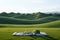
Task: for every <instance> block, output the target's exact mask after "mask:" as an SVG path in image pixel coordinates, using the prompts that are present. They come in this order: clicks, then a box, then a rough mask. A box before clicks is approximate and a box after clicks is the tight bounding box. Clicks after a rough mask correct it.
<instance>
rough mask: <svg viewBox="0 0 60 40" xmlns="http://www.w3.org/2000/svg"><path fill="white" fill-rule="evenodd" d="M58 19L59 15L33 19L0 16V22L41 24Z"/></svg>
mask: <svg viewBox="0 0 60 40" xmlns="http://www.w3.org/2000/svg"><path fill="white" fill-rule="evenodd" d="M56 20H60V18H59V17H54V16H49V17H44V18H39V19H35V20H27V19H18V18H13V17H4V16H0V24H41V23H47V22H52V21H56Z"/></svg>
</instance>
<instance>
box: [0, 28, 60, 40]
mask: <svg viewBox="0 0 60 40" xmlns="http://www.w3.org/2000/svg"><path fill="white" fill-rule="evenodd" d="M37 29H38V30H40V31H43V32H46V33H47V34H48V35H49V36H51V37H52V38H46V37H37V36H12V33H13V32H24V31H31V32H32V31H33V30H37ZM49 39H50V40H53V39H54V40H55V39H58V40H60V28H0V40H49Z"/></svg>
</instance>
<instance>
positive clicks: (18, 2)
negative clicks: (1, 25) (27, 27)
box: [0, 0, 60, 13]
mask: <svg viewBox="0 0 60 40" xmlns="http://www.w3.org/2000/svg"><path fill="white" fill-rule="evenodd" d="M52 11H59V12H60V0H0V12H20V13H32V12H52Z"/></svg>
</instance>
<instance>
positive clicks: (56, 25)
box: [0, 20, 60, 28]
mask: <svg viewBox="0 0 60 40" xmlns="http://www.w3.org/2000/svg"><path fill="white" fill-rule="evenodd" d="M0 28H60V20H57V21H53V22H48V23H43V24H25V25H24V24H0Z"/></svg>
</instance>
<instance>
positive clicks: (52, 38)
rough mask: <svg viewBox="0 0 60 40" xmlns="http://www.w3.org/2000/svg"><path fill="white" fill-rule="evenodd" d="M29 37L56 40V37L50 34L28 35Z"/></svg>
mask: <svg viewBox="0 0 60 40" xmlns="http://www.w3.org/2000/svg"><path fill="white" fill-rule="evenodd" d="M30 37H32V38H34V39H37V38H44V39H45V40H58V39H56V38H54V37H51V36H49V35H47V36H30Z"/></svg>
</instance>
